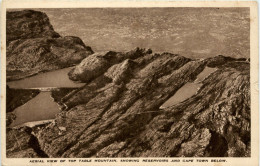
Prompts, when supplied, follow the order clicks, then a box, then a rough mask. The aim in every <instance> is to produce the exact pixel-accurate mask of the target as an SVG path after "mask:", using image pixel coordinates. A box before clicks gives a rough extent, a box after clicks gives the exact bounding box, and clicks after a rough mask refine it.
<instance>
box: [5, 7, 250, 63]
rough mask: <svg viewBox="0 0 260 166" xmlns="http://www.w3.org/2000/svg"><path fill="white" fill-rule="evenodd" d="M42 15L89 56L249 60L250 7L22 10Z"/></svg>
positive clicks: (57, 30)
mask: <svg viewBox="0 0 260 166" xmlns="http://www.w3.org/2000/svg"><path fill="white" fill-rule="evenodd" d="M16 10H35V11H41V12H44V13H46V14H47V16H48V17H49V19H50V22H51V24H52V25H53V28H54V30H55V31H56V32H58V33H59V34H60V35H61V36H77V37H79V38H81V39H82V40H83V42H84V43H85V45H87V46H90V47H91V48H92V49H93V51H94V52H104V51H129V50H132V49H134V48H136V47H139V48H146V49H148V48H151V49H152V50H153V51H154V52H158V53H160V52H170V53H174V54H180V55H183V56H186V57H190V58H207V57H214V56H217V55H224V56H230V57H235V58H242V57H245V58H249V57H250V17H249V8H216V7H213V8H193V7H183V8H182V7H181V8H179V7H166V8H48V9H46V8H26V9H14V8H12V9H8V10H7V11H16ZM75 29H76V30H75Z"/></svg>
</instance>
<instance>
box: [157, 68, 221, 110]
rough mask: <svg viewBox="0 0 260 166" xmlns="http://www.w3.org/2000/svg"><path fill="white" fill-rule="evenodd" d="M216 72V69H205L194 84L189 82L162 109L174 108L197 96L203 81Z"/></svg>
mask: <svg viewBox="0 0 260 166" xmlns="http://www.w3.org/2000/svg"><path fill="white" fill-rule="evenodd" d="M216 70H217V69H216V68H209V67H205V69H204V70H203V71H202V72H201V73H200V74H199V75H197V79H196V80H195V81H194V82H188V83H186V84H185V85H184V86H182V87H181V88H180V89H179V90H178V91H177V92H176V93H175V94H174V95H173V96H172V97H170V98H169V99H168V100H167V101H166V102H165V103H163V105H161V107H160V108H161V109H163V108H166V107H170V106H173V105H175V104H177V103H180V102H182V101H184V100H186V99H188V98H190V97H191V96H193V95H195V94H196V92H197V91H198V90H199V88H200V87H201V86H202V83H201V81H203V80H204V79H205V78H206V77H208V76H209V75H210V74H211V73H213V72H214V71H216Z"/></svg>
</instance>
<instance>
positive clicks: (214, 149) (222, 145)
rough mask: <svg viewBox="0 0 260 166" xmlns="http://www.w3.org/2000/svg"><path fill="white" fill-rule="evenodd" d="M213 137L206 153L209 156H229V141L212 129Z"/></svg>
mask: <svg viewBox="0 0 260 166" xmlns="http://www.w3.org/2000/svg"><path fill="white" fill-rule="evenodd" d="M210 133H211V138H210V142H209V145H208V146H207V148H206V152H205V154H206V155H207V156H209V157H226V156H228V154H227V151H228V142H227V140H226V139H225V138H224V137H223V136H222V135H220V134H218V133H217V132H215V131H213V130H210Z"/></svg>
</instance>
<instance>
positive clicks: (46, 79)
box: [7, 67, 85, 89]
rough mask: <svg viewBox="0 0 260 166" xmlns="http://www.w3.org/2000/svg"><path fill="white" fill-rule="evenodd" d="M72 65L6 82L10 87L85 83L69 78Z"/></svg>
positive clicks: (62, 85)
mask: <svg viewBox="0 0 260 166" xmlns="http://www.w3.org/2000/svg"><path fill="white" fill-rule="evenodd" d="M71 69H72V67H69V68H64V69H59V70H55V71H50V72H46V73H40V74H37V75H35V76H32V77H28V78H25V79H22V80H18V81H11V82H7V85H8V86H9V87H10V88H15V89H30V88H46V87H54V88H55V87H57V88H62V87H81V86H83V85H84V84H85V83H77V82H74V81H72V80H70V79H69V77H68V72H69V71H70V70H71Z"/></svg>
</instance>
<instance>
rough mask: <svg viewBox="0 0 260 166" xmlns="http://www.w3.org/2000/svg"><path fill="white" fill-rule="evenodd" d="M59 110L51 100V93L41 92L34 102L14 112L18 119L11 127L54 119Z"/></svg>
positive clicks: (29, 102) (31, 101)
mask: <svg viewBox="0 0 260 166" xmlns="http://www.w3.org/2000/svg"><path fill="white" fill-rule="evenodd" d="M59 110H60V109H59V106H58V104H57V103H55V102H54V101H53V98H51V92H41V93H40V94H39V95H37V96H36V97H34V98H33V99H32V100H30V101H28V102H27V103H26V104H24V105H22V106H20V107H18V108H16V109H15V110H14V114H15V116H16V119H15V120H14V121H13V123H12V124H11V126H10V127H14V126H17V125H20V124H23V123H26V122H33V121H40V120H46V119H53V118H54V117H55V115H56V114H57V113H58V112H59Z"/></svg>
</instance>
